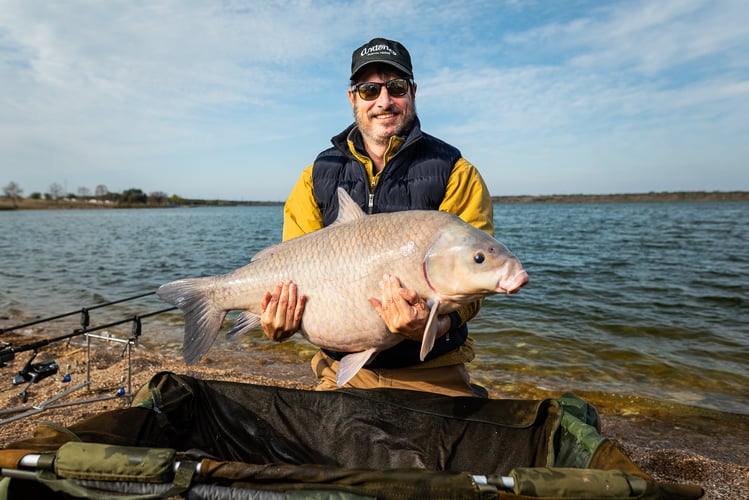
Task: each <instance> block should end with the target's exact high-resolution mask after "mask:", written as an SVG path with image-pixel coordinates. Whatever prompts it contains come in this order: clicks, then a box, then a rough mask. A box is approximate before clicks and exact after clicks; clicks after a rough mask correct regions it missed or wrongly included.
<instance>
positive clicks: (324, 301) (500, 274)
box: [157, 189, 528, 386]
mask: <svg viewBox="0 0 749 500" xmlns="http://www.w3.org/2000/svg"><path fill="white" fill-rule="evenodd" d="M338 199H339V211H338V219H337V220H336V222H335V223H334V224H332V225H330V226H328V227H325V228H323V229H320V230H319V231H315V232H312V233H309V234H306V235H304V236H300V237H298V238H294V239H292V240H289V241H286V242H284V243H280V244H278V245H275V246H272V247H269V248H266V249H265V250H262V251H260V252H259V253H257V254H256V255H255V256H254V257H253V258H252V259H251V261H250V263H249V264H247V265H246V266H244V267H241V268H239V269H237V270H235V271H232V272H230V273H228V274H225V275H221V276H211V277H205V278H190V279H182V280H177V281H173V282H171V283H167V284H165V285H162V286H161V287H159V289H158V292H157V293H158V295H159V297H161V298H162V299H163V300H165V301H166V302H169V303H170V304H173V305H175V306H178V307H179V308H180V309H182V311H183V312H184V314H185V338H184V347H183V355H184V358H185V362H186V363H187V364H192V363H194V362H196V361H198V360H199V359H200V358H201V357H202V356H203V355H204V354H205V353H206V352H207V351H208V349H210V347H211V345H212V344H213V342H214V341H215V340H216V336H217V335H218V332H219V329H220V328H221V324H222V322H223V320H224V318H225V317H226V313H227V312H228V311H231V310H240V311H242V313H241V314H240V316H239V318H238V320H237V322H236V323H235V325H234V327H233V328H232V329H231V330H229V332H228V333H229V334H230V335H239V334H241V333H245V332H247V331H249V330H251V329H253V328H256V327H258V326H259V325H260V314H261V313H262V311H261V309H260V301H261V299H262V297H263V294H264V293H265V291H267V290H271V289H273V287H274V286H275V285H276V284H277V283H279V282H281V281H284V280H287V279H290V280H293V281H294V282H295V283H296V284H297V286H298V290H299V291H300V293H303V294H305V295H306V296H307V298H308V299H307V303H306V305H305V309H304V314H303V316H302V323H301V328H300V329H301V333H302V335H304V337H305V338H306V339H307V340H308V341H310V342H311V343H312V344H315V345H317V346H320V347H325V348H329V349H333V350H336V351H340V352H350V353H351V354H348V355H346V356H344V357H343V359H342V360H341V362H340V367H339V371H338V377H337V380H336V382H337V383H338V385H339V386H342V385H344V384H345V383H346V382H348V381H349V380H350V379H351V377H353V376H354V375H355V374H356V372H357V371H359V369H360V368H361V367H362V366H364V365H365V364H366V363H367V362H368V361H369V360H370V359H372V358H373V357H374V356H376V355H377V353H378V352H380V351H383V350H385V349H388V348H390V347H393V346H394V345H396V344H397V343H398V342H400V341H401V340H402V339H403V337H401V336H399V335H394V334H392V333H390V332H389V331H388V330H387V328H386V327H385V324H384V323H383V321H382V320H381V319H380V317H379V316H378V315H377V313H376V312H375V310H374V308H373V307H372V305H371V304H370V302H369V300H368V299H369V297H379V294H380V291H379V281H380V279H381V277H382V276H383V274H385V273H389V274H392V275H394V276H397V277H398V278H399V279H400V281H401V284H402V286H403V287H404V288H407V289H412V290H415V291H416V292H417V293H418V294H419V295H420V296H421V297H423V298H424V299H425V300H426V302H427V305H428V306H429V308H430V315H429V320H428V322H427V326H426V329H425V332H424V337H423V340H422V346H421V353H420V355H421V359H422V360H423V359H424V357H425V356H426V355H427V354H428V353H429V351H430V350H431V349H432V347H433V345H434V341H435V337H436V331H437V324H438V322H437V321H435V318H436V316H437V313H438V312H439V313H443V314H444V313H447V312H451V311H454V310H456V309H458V308H459V307H461V306H462V305H465V304H468V303H470V302H473V301H475V300H477V299H479V298H481V297H485V296H488V295H492V294H497V293H513V292H515V291H517V290H518V289H519V288H520V287H522V286H523V285H524V284H526V283H527V282H528V274H527V273H526V272H525V271H524V270H523V267H522V266H521V264H520V262H519V261H518V259H517V258H515V256H514V255H513V254H512V253H510V251H509V250H508V249H507V248H506V247H505V246H504V245H502V244H501V243H499V242H498V241H497V240H495V239H494V238H492V237H491V236H489V235H487V234H486V233H484V232H483V231H480V230H478V229H476V228H475V227H473V226H470V225H468V224H466V223H465V222H463V221H462V220H461V219H460V218H458V217H456V216H455V215H452V214H449V213H446V212H439V211H435V210H411V211H405V212H394V213H387V214H377V215H365V214H364V212H362V210H361V209H360V208H359V206H358V205H357V204H356V203H355V202H354V201H353V200H352V199H351V197H349V195H348V194H347V193H346V192H345V191H344V190H342V189H338Z"/></svg>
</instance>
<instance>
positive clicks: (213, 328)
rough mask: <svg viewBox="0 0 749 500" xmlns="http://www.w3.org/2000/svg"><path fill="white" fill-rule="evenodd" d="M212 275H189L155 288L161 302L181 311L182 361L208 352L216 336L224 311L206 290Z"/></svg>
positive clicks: (191, 360)
mask: <svg viewBox="0 0 749 500" xmlns="http://www.w3.org/2000/svg"><path fill="white" fill-rule="evenodd" d="M213 279H214V278H190V279H183V280H177V281H172V282H171V283H167V284H165V285H161V286H160V287H159V289H158V290H157V291H156V293H157V294H158V296H159V297H161V299H162V300H164V301H165V302H168V303H170V304H172V305H174V306H177V307H179V308H180V309H182V312H183V313H184V314H185V338H184V341H183V345H182V356H183V357H184V358H185V363H187V364H188V365H191V364H193V363H196V362H197V361H198V360H199V359H200V358H201V357H203V355H204V354H205V353H206V352H208V349H210V348H211V346H212V345H213V342H215V340H216V337H217V336H218V331H219V329H220V328H221V323H222V322H223V321H224V318H225V317H226V311H224V310H222V309H220V308H218V307H217V306H216V305H215V304H214V303H213V302H212V301H211V299H210V297H209V296H208V294H207V293H206V290H209V289H210V284H211V282H212V280H213Z"/></svg>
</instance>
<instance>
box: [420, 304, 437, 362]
mask: <svg viewBox="0 0 749 500" xmlns="http://www.w3.org/2000/svg"><path fill="white" fill-rule="evenodd" d="M429 305H431V309H430V310H429V319H428V320H427V326H426V327H425V328H424V337H422V339H421V352H420V353H419V358H420V359H421V360H422V361H424V358H426V357H427V354H429V351H431V350H432V348H433V347H434V341H435V340H437V327H438V326H439V321H437V311H438V310H439V302H435V303H432V304H429Z"/></svg>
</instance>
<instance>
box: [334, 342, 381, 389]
mask: <svg viewBox="0 0 749 500" xmlns="http://www.w3.org/2000/svg"><path fill="white" fill-rule="evenodd" d="M375 354H377V349H375V348H374V347H372V348H369V349H367V350H366V351H361V352H353V353H351V354H347V355H345V356H344V357H343V359H341V360H340V361H339V362H338V373H336V384H337V385H338V387H343V386H344V385H346V384H347V383H348V381H349V380H351V379H352V378H354V375H356V373H357V372H358V371H359V370H361V368H362V367H363V366H364V365H366V364H367V362H368V361H369V360H370V359H372V358H373V357H374V356H375Z"/></svg>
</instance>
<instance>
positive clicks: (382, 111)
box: [348, 65, 416, 146]
mask: <svg viewBox="0 0 749 500" xmlns="http://www.w3.org/2000/svg"><path fill="white" fill-rule="evenodd" d="M372 66H373V67H372V68H371V69H365V70H364V71H363V72H362V74H361V75H360V76H359V78H358V79H357V81H356V83H363V82H377V83H385V82H387V81H389V80H393V79H395V78H402V75H400V74H398V73H397V72H394V71H391V70H389V69H387V67H386V66H377V65H372ZM348 96H349V100H350V101H351V106H352V108H353V110H354V120H355V121H356V125H357V126H358V127H359V130H360V131H361V134H362V136H363V137H364V141H365V143H372V144H378V145H381V146H386V145H387V144H388V142H389V141H390V137H391V136H393V135H403V134H404V133H405V132H406V131H408V130H409V129H410V128H411V126H412V125H413V122H414V119H415V118H416V103H415V97H416V84H413V85H412V86H411V88H410V89H409V91H408V92H407V93H406V94H405V95H403V96H401V97H393V96H391V95H390V94H389V92H388V91H387V89H386V88H385V87H384V86H383V87H382V88H381V89H380V95H379V96H378V97H377V98H376V99H374V100H373V101H365V100H363V99H362V98H361V97H359V95H358V94H357V92H356V91H355V90H351V89H349V92H348Z"/></svg>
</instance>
